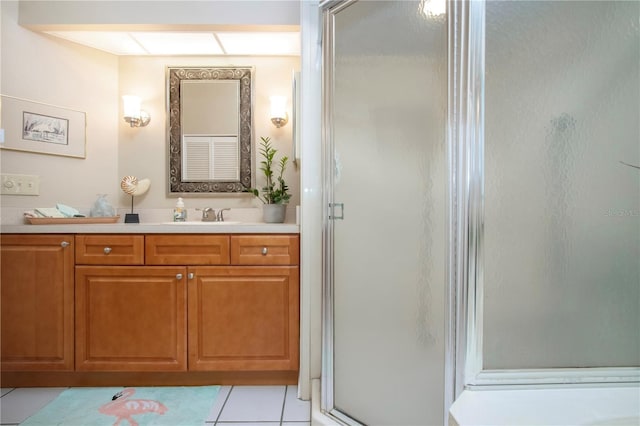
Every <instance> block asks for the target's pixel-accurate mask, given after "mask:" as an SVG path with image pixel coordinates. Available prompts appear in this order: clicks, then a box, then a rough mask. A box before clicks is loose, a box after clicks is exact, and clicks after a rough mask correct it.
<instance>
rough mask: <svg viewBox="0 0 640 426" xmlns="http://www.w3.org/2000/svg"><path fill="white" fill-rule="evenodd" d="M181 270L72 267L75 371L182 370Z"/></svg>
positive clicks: (183, 308)
mask: <svg viewBox="0 0 640 426" xmlns="http://www.w3.org/2000/svg"><path fill="white" fill-rule="evenodd" d="M185 273H186V270H185V268H181V267H126V266H122V267H120V266H110V267H100V266H78V267H76V340H77V342H76V369H77V370H82V371H182V370H185V369H186V365H187V362H186V304H187V301H186V297H187V290H186V277H185Z"/></svg>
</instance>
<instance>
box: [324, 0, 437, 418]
mask: <svg viewBox="0 0 640 426" xmlns="http://www.w3.org/2000/svg"><path fill="white" fill-rule="evenodd" d="M423 5H424V2H420V1H402V2H399V1H375V2H369V1H352V2H345V3H341V4H339V5H338V6H335V7H333V8H332V9H331V10H330V11H328V13H326V15H325V17H326V19H327V21H326V27H325V31H326V33H327V34H325V36H328V38H327V39H326V40H325V43H326V44H325V46H327V47H328V49H329V52H330V55H329V57H325V59H326V61H325V71H327V74H326V77H325V78H326V79H325V83H326V87H328V88H329V93H327V99H329V102H328V103H327V104H326V105H325V108H326V111H325V114H326V115H325V118H326V122H328V123H327V124H328V126H326V125H325V128H328V129H330V130H329V131H328V135H327V136H328V137H327V138H325V144H326V147H325V156H326V158H325V165H326V167H327V176H328V185H329V188H328V194H329V196H328V197H329V198H328V200H327V202H328V203H329V204H330V205H331V206H332V208H331V210H330V213H329V217H328V222H327V223H328V228H327V229H328V231H327V232H328V234H327V235H326V238H327V241H328V248H329V251H328V262H329V266H330V268H329V271H328V276H327V279H328V280H329V281H330V284H331V291H332V297H330V304H331V308H332V309H331V312H330V313H329V315H331V321H332V325H331V327H330V328H331V329H330V333H329V334H330V335H329V336H328V339H330V344H329V345H328V347H330V348H332V349H333V351H331V350H329V352H328V353H325V363H328V364H329V365H328V368H327V369H326V371H328V374H329V375H330V376H331V377H330V378H329V379H330V380H329V382H331V383H332V385H333V386H332V389H329V392H330V393H331V395H330V396H329V399H332V401H330V403H329V407H328V410H332V409H333V414H334V415H336V416H339V417H341V418H343V419H345V417H342V415H343V414H346V415H347V416H348V417H350V418H351V419H355V420H357V421H358V422H361V423H365V424H375V425H426V424H442V423H443V422H444V417H443V413H444V407H443V406H444V401H443V389H444V326H445V325H444V309H445V231H446V223H445V218H446V217H445V214H446V149H445V143H446V131H445V130H446V113H447V22H446V16H445V15H433V14H430V13H425V11H424V9H423V7H422V6H423Z"/></svg>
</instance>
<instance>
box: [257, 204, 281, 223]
mask: <svg viewBox="0 0 640 426" xmlns="http://www.w3.org/2000/svg"><path fill="white" fill-rule="evenodd" d="M286 212H287V205H286V204H264V205H263V206H262V220H264V221H265V223H283V222H284V216H285V213H286Z"/></svg>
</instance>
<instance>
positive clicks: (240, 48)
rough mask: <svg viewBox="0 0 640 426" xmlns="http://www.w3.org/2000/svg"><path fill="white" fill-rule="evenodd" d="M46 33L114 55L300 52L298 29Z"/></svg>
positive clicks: (298, 53) (291, 53) (287, 53)
mask: <svg viewBox="0 0 640 426" xmlns="http://www.w3.org/2000/svg"><path fill="white" fill-rule="evenodd" d="M0 1H1V0H0ZM45 33H47V34H50V35H52V36H56V37H61V38H64V39H66V40H69V41H72V42H75V43H79V44H83V45H85V46H89V47H93V48H95V49H100V50H104V51H106V52H109V53H113V54H114V55H176V56H177V55H225V54H226V55H282V56H299V55H300V33H299V32H258V33H256V32H215V33H213V32H202V31H190V32H158V31H148V32H146V31H139V32H126V31H45ZM216 38H217V40H216Z"/></svg>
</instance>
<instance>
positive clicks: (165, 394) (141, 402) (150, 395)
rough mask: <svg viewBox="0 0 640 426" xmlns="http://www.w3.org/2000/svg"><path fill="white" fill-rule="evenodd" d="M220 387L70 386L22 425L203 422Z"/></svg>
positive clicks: (191, 425) (195, 425) (184, 425)
mask: <svg viewBox="0 0 640 426" xmlns="http://www.w3.org/2000/svg"><path fill="white" fill-rule="evenodd" d="M219 390H220V386H184V387H164V386H158V387H130V388H70V389H67V390H65V391H63V392H62V393H61V394H60V395H59V396H58V397H57V398H56V399H54V400H53V401H51V402H50V403H49V404H48V405H46V406H45V407H44V408H42V409H41V410H40V411H38V412H37V413H35V414H34V415H33V416H31V417H29V418H28V419H27V420H25V421H24V422H23V423H20V425H21V426H113V425H116V426H136V425H140V426H143V425H167V426H177V425H180V426H202V425H204V424H205V421H206V420H207V416H208V415H209V413H210V412H211V408H212V407H213V403H214V401H215V399H216V396H217V395H218V391H219ZM114 398H115V399H114Z"/></svg>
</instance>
